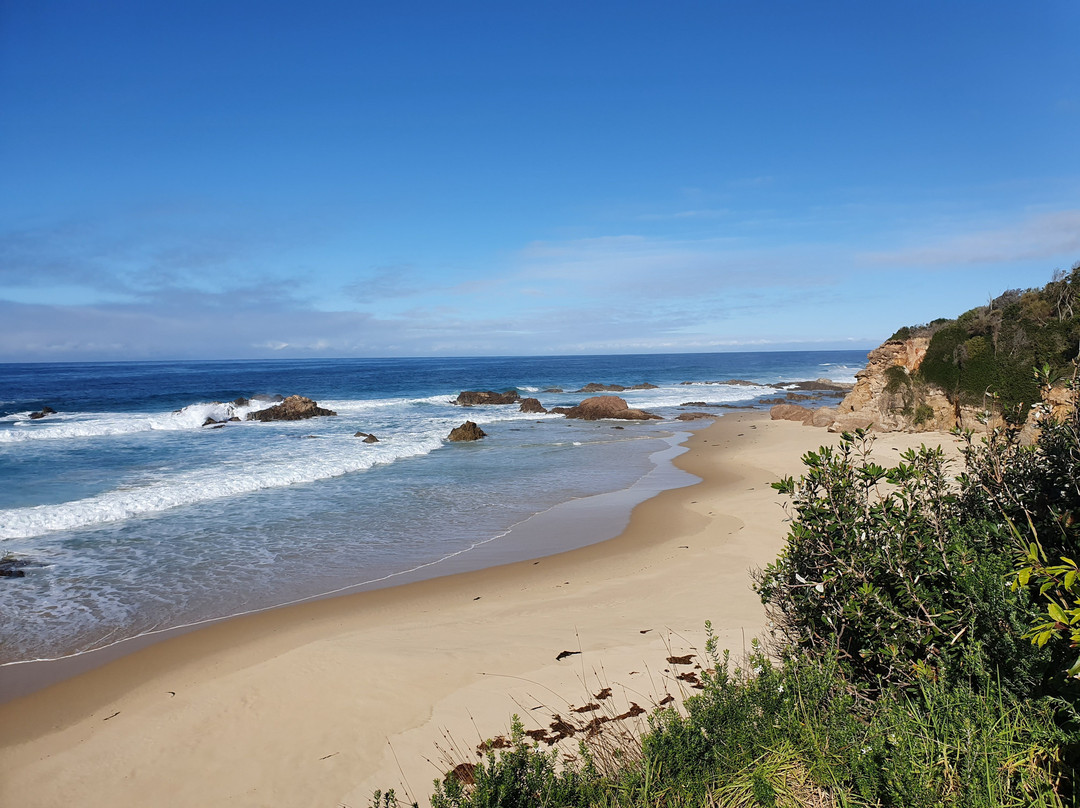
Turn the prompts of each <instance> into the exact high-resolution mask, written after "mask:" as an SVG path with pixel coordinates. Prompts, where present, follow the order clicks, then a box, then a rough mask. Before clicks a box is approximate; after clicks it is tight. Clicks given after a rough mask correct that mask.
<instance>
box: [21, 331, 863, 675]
mask: <svg viewBox="0 0 1080 808" xmlns="http://www.w3.org/2000/svg"><path fill="white" fill-rule="evenodd" d="M865 361H866V352H865V351H824V352H768V353H766V352H762V353H715V354H668V355H636V356H627V355H619V356H570V357H565V356H564V357H506V358H490V357H488V358H431V359H333V360H275V361H200V362H129V363H123V362H117V363H69V364H61V363H57V364H0V557H4V556H13V557H15V558H16V559H19V560H20V561H23V562H26V563H27V566H24V567H22V569H21V571H22V572H24V573H25V575H24V576H23V577H2V578H0V664H10V663H13V662H19V661H26V660H34V659H55V658H60V657H64V656H70V655H74V654H79V653H82V652H84V651H87V650H91V649H96V648H102V647H106V646H109V645H112V644H115V643H117V642H120V641H123V640H125V639H129V638H132V637H138V636H143V635H147V634H152V633H154V632H159V631H163V630H166V629H170V628H175V627H178V626H188V625H196V624H199V623H202V622H206V621H210V620H214V619H218V618H221V617H225V616H229V615H235V614H241V613H246V612H251V611H256V610H260V609H266V608H270V607H273V606H276V605H282V604H286V603H291V602H297V601H300V600H303V599H308V598H312V597H318V596H324V595H326V594H327V593H334V592H342V591H357V590H359V589H363V588H365V587H375V586H385V585H392V584H394V583H396V582H401V581H404V580H407V579H414V578H416V577H425V576H434V575H441V574H447V573H451V572H455V571H458V570H461V569H477V568H482V567H485V566H490V565H492V564H496V563H502V562H505V561H510V560H519V559H522V558H537V557H540V556H543V555H547V554H551V553H554V552H559V551H561V550H565V549H570V548H571V547H575V546H582V545H584V544H588V543H590V542H593V541H600V540H604V539H607V538H611V537H612V536H614V535H617V534H618V533H619V532H620V531H621V530H622V528H623V527H624V526H625V524H626V522H627V519H628V517H629V512H630V509H631V508H632V507H633V505H635V504H637V503H638V502H640V501H642V500H644V499H645V498H647V497H649V496H651V495H652V494H654V493H656V492H657V491H659V490H662V489H664V488H671V487H677V486H681V485H689V484H691V483H692V482H694V478H692V477H691V476H690V475H688V474H685V473H684V472H679V471H677V470H676V469H674V467H673V466H672V465H671V464H670V460H671V459H672V458H673V457H675V456H676V455H677V454H679V453H680V451H681V449H680V448H679V445H680V444H681V443H682V442H683V441H684V440H685V438H686V437H687V435H688V433H689V432H690V430H692V429H695V428H699V427H700V425H701V422H693V423H687V422H680V421H676V420H674V417H675V416H676V415H678V414H679V413H680V412H684V411H685V409H682V408H680V405H682V404H684V403H686V402H691V401H695V402H705V403H707V404H710V405H714V408H711V409H710V411H712V412H716V413H717V414H721V415H722V414H723V413H724V412H725V410H724V409H723V408H716V407H715V405H721V404H728V405H740V404H742V405H746V404H754V403H755V402H757V401H758V400H759V399H761V398H762V397H768V396H776V395H777V391H776V390H775V389H773V388H770V387H767V386H765V385H768V384H785V383H790V382H795V381H799V380H812V379H818V378H823V377H824V378H829V379H832V380H834V381H846V382H852V381H853V380H854V374H855V372H856V371H857V370H859V369H861V368H862V367H863V365H864V364H865ZM730 379H742V380H747V381H752V382H755V383H757V385H758V386H756V385H745V384H725V383H722V382H724V381H725V380H730ZM591 382H597V383H602V384H620V385H623V386H632V385H635V384H640V383H645V382H648V383H650V384H654V385H657V387H656V389H648V390H632V391H626V392H620V393H618V395H620V396H622V397H623V398H625V399H626V400H627V401H628V403H629V404H630V406H632V407H638V408H641V409H646V410H649V411H652V412H654V413H656V414H658V415H660V416H662V420H659V421H649V422H618V423H616V422H612V421H596V422H585V421H576V420H568V419H565V418H564V417H562V416H560V415H532V414H525V413H521V412H519V411H518V407H517V406H516V405H509V406H486V407H471V408H464V407H460V406H456V405H454V404H453V403H451V402H452V401H453V400H454V399H455V398H456V397H457V395H458V393H459V392H460V391H462V390H496V391H505V390H509V389H516V390H518V391H519V392H520V394H521V395H522V396H533V397H536V398H538V399H539V400H540V402H541V403H542V404H543V405H544V406H545V407H548V408H550V407H553V406H559V405H573V404H576V403H578V402H579V401H580V400H582V399H583V398H585V397H587V395H590V394H585V393H575V392H573V391H576V390H579V389H580V388H581V387H583V386H584V385H586V384H588V383H591ZM718 382H721V383H718ZM556 388H558V389H562V390H564V391H566V392H562V393H559V392H548V391H550V390H553V389H556ZM292 394H299V395H304V396H307V397H309V398H313V399H315V400H316V401H317V402H318V403H319V405H320V406H322V407H326V408H329V409H332V410H334V411H336V412H337V416H335V417H323V418H315V419H310V420H304V421H295V422H272V423H259V422H253V421H244V420H241V421H239V422H228V423H226V424H225V425H224V426H222V427H220V428H214V427H213V426H204V425H203V424H204V422H205V421H206V420H207V419H208V418H212V419H214V420H215V421H220V420H224V419H227V418H229V417H231V416H236V417H239V418H241V419H243V417H244V415H245V414H246V413H247V412H249V411H252V410H255V409H259V408H262V407H265V406H269V402H267V401H259V400H253V401H252V403H251V404H248V405H240V406H237V405H234V404H232V403H231V402H233V401H234V400H235V399H239V398H244V399H258V398H266V399H268V398H270V397H272V396H275V395H284V396H288V395H292ZM780 395H783V393H782V392H781V393H780ZM218 402H226V403H218ZM44 406H49V407H51V408H53V409H55V410H56V412H55V413H54V414H49V415H46V416H45V417H44V418H40V419H31V418H30V417H29V416H30V413H31V412H34V411H40V410H41V409H42V408H43V407H44ZM690 409H694V410H699V409H702V408H701V407H700V406H695V407H691V408H690ZM465 420H472V421H474V422H476V423H477V424H479V425H480V426H481V427H482V428H483V429H484V431H485V432H487V434H488V437H487V438H485V439H483V440H481V441H478V442H476V443H468V444H465V443H449V442H447V441H446V440H445V438H446V436H447V434H448V433H449V431H450V429H451V428H453V427H455V426H457V425H459V424H461V423H462V422H463V421H465ZM620 427H621V428H620ZM358 431H359V432H365V433H372V434H374V435H376V436H377V437H378V439H379V440H378V442H377V443H365V442H364V441H363V440H362V439H361V438H358V437H354V434H355V433H356V432H358Z"/></svg>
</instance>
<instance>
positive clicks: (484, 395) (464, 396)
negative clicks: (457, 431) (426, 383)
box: [454, 390, 521, 407]
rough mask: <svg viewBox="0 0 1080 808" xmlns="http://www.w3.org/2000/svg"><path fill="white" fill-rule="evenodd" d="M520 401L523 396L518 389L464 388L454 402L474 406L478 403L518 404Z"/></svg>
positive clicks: (464, 405)
mask: <svg viewBox="0 0 1080 808" xmlns="http://www.w3.org/2000/svg"><path fill="white" fill-rule="evenodd" d="M519 401H521V396H520V395H519V394H518V391H517V390H507V391H506V392H505V393H496V392H495V391H493V390H462V391H461V393H459V394H458V397H457V399H456V400H455V401H454V403H455V404H459V405H461V406H463V407H472V406H475V405H477V404H517V403H518V402H519Z"/></svg>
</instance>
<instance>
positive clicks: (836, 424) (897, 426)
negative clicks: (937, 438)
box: [771, 337, 1074, 439]
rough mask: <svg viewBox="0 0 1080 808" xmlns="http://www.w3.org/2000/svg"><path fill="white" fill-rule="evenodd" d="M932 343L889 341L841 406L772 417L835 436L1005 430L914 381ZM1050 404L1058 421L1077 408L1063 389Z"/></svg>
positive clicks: (792, 409)
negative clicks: (862, 431) (868, 432)
mask: <svg viewBox="0 0 1080 808" xmlns="http://www.w3.org/2000/svg"><path fill="white" fill-rule="evenodd" d="M929 344H930V340H929V338H928V337H912V338H910V339H906V340H890V341H888V342H886V343H884V344H883V345H881V346H880V347H879V348H875V349H874V350H873V351H871V352H870V355H869V356H868V357H867V362H866V367H865V368H864V369H863V370H861V371H859V372H858V373H856V374H855V387H854V388H853V389H852V391H851V392H850V393H848V395H847V396H846V397H845V398H844V400H843V401H841V402H840V404H839V406H837V407H820V408H818V409H816V410H810V409H807V408H805V407H799V406H795V405H791V404H779V405H777V406H776V407H773V409H772V411H771V412H772V417H773V419H774V420H778V419H784V420H793V421H802V422H803V423H804V424H807V425H812V426H823V427H827V428H828V429H829V431H830V432H844V431H848V430H852V429H874V430H876V431H879V432H930V431H942V432H948V431H949V430H952V429H954V428H955V427H960V428H961V429H970V430H972V431H974V432H982V431H985V430H986V429H987V428H993V427H995V426H1000V425H1001V423H1002V421H1001V419H1000V418H998V417H993V418H990V419H989V420H988V421H987V420H986V418H985V417H984V413H983V412H982V410H981V408H977V407H968V406H961V405H960V404H958V403H955V402H953V401H950V400H949V397H948V396H947V395H946V394H945V392H944V391H943V390H941V389H940V388H938V387H935V386H933V385H929V384H926V383H925V382H922V381H919V380H917V379H915V378H914V374H915V372H916V371H917V370H918V369H919V365H921V364H922V361H923V359H924V358H925V356H926V349H927V347H928V346H929ZM1047 402H1048V404H1049V405H1050V408H1051V412H1052V414H1053V415H1055V416H1060V415H1061V413H1062V412H1063V411H1064V410H1065V409H1068V408H1071V407H1072V406H1073V403H1074V402H1073V396H1072V395H1071V394H1069V393H1068V391H1066V390H1064V389H1059V388H1055V389H1054V390H1051V391H1050V393H1049V395H1048V397H1047ZM1035 412H1036V411H1035V410H1034V409H1033V410H1032V415H1031V416H1030V417H1029V418H1028V424H1027V425H1025V427H1024V431H1025V433H1026V435H1025V437H1027V438H1028V439H1030V437H1031V436H1033V434H1034V430H1035V429H1036V428H1037V424H1036V421H1035Z"/></svg>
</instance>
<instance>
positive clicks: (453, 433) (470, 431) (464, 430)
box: [447, 421, 487, 441]
mask: <svg viewBox="0 0 1080 808" xmlns="http://www.w3.org/2000/svg"><path fill="white" fill-rule="evenodd" d="M485 437H487V433H486V432H485V431H484V430H482V429H481V428H480V427H478V426H477V425H476V424H474V423H473V422H472V421H466V422H465V423H463V424H462V425H461V426H457V427H454V428H453V429H451V430H450V435H449V436H448V437H447V440H452V441H467V440H480V438H485Z"/></svg>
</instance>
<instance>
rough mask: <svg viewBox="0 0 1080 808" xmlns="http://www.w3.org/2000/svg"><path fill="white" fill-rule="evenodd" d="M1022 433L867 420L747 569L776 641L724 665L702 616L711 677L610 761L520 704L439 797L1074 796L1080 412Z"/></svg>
mask: <svg viewBox="0 0 1080 808" xmlns="http://www.w3.org/2000/svg"><path fill="white" fill-rule="evenodd" d="M1074 379H1075V376H1074ZM1016 437H1017V436H1016V434H1015V433H1014V432H1012V431H1010V430H1008V429H1004V430H999V431H996V432H993V433H991V434H990V436H989V437H988V438H987V439H986V440H985V441H984V442H982V443H980V444H975V443H974V442H973V441H972V439H971V437H970V436H968V443H967V448H966V450H965V457H964V472H963V473H962V474H960V475H959V476H953V475H952V474H951V471H950V470H949V468H948V467H947V464H946V463H945V460H944V457H943V456H942V455H941V453H940V452H939V451H937V450H929V449H926V448H923V449H920V450H918V451H914V452H910V453H907V454H905V455H904V456H903V457H902V458H901V459H900V462H899V463H898V464H896V465H895V466H894V467H892V468H884V467H881V466H878V465H876V464H875V463H873V462H871V460H870V459H869V456H868V445H867V443H868V441H869V440H870V438H869V436H867V435H865V434H859V433H856V434H852V435H845V436H844V437H843V439H842V441H841V443H840V445H839V447H838V448H836V449H827V448H822V449H820V450H819V451H817V452H811V453H809V454H808V455H807V456H806V457H805V458H804V463H805V465H806V468H807V471H806V472H805V473H804V474H803V475H802V477H801V478H800V479H799V480H797V481H796V480H793V479H788V480H783V481H781V482H780V483H778V484H777V487H778V488H779V489H780V490H782V491H785V492H786V493H787V494H788V495H789V496H790V497H791V498H792V504H793V510H794V518H793V521H792V526H791V529H790V532H789V535H788V539H787V545H786V547H785V550H784V552H783V553H782V554H781V556H780V557H779V558H778V559H777V560H776V562H775V563H774V564H772V565H770V566H769V567H768V568H766V570H764V571H762V572H760V573H759V574H758V576H757V579H756V581H757V584H756V585H757V587H758V590H759V592H760V593H761V595H762V598H763V601H764V602H765V603H766V605H767V607H768V608H769V610H770V612H771V614H772V617H773V619H774V621H775V627H776V637H777V639H778V641H779V643H778V645H777V647H775V648H772V649H770V650H771V652H772V653H771V655H766V654H765V653H763V652H761V651H760V650H757V649H755V652H754V653H753V654H752V655H751V657H750V660H749V662H748V664H747V667H746V668H745V669H740V668H738V667H733V666H732V664H731V663H730V660H729V659H728V657H727V655H726V654H725V655H724V656H723V657H722V658H721V657H719V656H718V655H717V652H716V647H715V641H714V640H712V639H711V636H710V642H709V645H708V647H707V653H708V656H709V657H710V660H711V663H712V669H711V670H710V671H708V672H706V673H705V675H704V677H703V684H704V689H703V690H702V691H701V693H700V695H695V696H692V697H690V698H688V699H687V700H686V702H685V703H684V705H683V710H682V711H677V710H674V709H671V708H668V709H666V710H660V711H658V712H656V713H654V714H653V715H652V716H651V718H650V722H649V730H648V731H647V732H646V733H645V734H644V736H643V737H642V738H641V739H640V743H638V742H635V743H634V746H633V748H630V747H627V748H626V749H625V754H624V755H623V756H622V759H621V762H619V761H616V762H617V764H618V765H608V764H609V763H610V761H611V757H610V755H607V756H605V757H604V764H605V765H599V764H598V760H599V759H598V758H597V756H596V755H594V754H593V751H592V750H593V749H594V746H593V745H592V744H593V741H592V740H591V739H589V738H586V739H585V740H584V741H583V742H582V743H581V747H580V750H579V754H578V755H577V756H576V759H575V760H574V761H573V762H567V761H565V760H560V759H559V757H558V754H559V753H558V752H557V751H555V750H543V749H540V748H537V747H533V746H530V745H529V743H528V741H527V739H526V737H525V735H524V733H523V731H522V727H521V725H520V723H516V724H515V729H514V732H513V738H512V744H511V748H510V749H509V750H507V751H505V752H503V753H502V754H501V755H498V756H496V755H495V754H494V753H489V755H488V756H487V758H486V759H485V760H483V761H481V763H479V764H478V765H476V766H475V767H472V769H471V772H470V774H471V779H472V780H473V782H472V783H471V784H470V785H468V786H466V785H464V784H463V783H462V782H461V781H460V780H459V779H457V778H455V777H448V778H447V779H446V780H444V781H443V782H441V783H439V784H437V791H436V793H435V795H434V797H433V799H432V805H433V808H471V807H472V806H476V807H477V808H479V807H480V806H526V805H527V806H567V805H582V806H585V805H588V806H627V807H628V808H629V807H630V806H672V807H673V808H676V807H678V806H691V805H694V806H699V805H710V806H740V807H741V806H804V805H805V806H821V807H822V808H824V806H888V807H890V808H891V807H892V806H938V805H948V806H988V807H989V806H1075V805H1077V804H1078V799H1077V794H1076V790H1077V788H1078V780H1077V776H1078V772H1077V767H1078V761H1080V717H1078V714H1077V706H1078V705H1080V692H1078V686H1080V680H1078V679H1077V677H1076V676H1074V675H1073V674H1075V672H1076V670H1077V667H1076V666H1077V664H1078V663H1077V662H1074V660H1075V659H1076V653H1077V647H1078V646H1080V569H1078V567H1077V563H1076V561H1075V559H1076V558H1077V555H1078V553H1077V549H1078V548H1077V544H1078V542H1080V415H1078V414H1077V413H1076V412H1073V413H1072V414H1071V415H1070V416H1069V417H1068V418H1066V419H1065V420H1064V421H1059V422H1053V421H1049V420H1047V421H1044V423H1043V429H1042V432H1041V434H1040V437H1039V440H1038V442H1037V443H1036V444H1035V445H1034V446H1021V445H1020V444H1019V443H1018V441H1017V439H1016ZM379 799H382V801H383V803H384V804H385V807H384V808H389V806H390V805H392V804H396V800H395V799H394V798H393V797H392V795H389V796H388V795H379ZM377 802H378V799H377Z"/></svg>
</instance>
